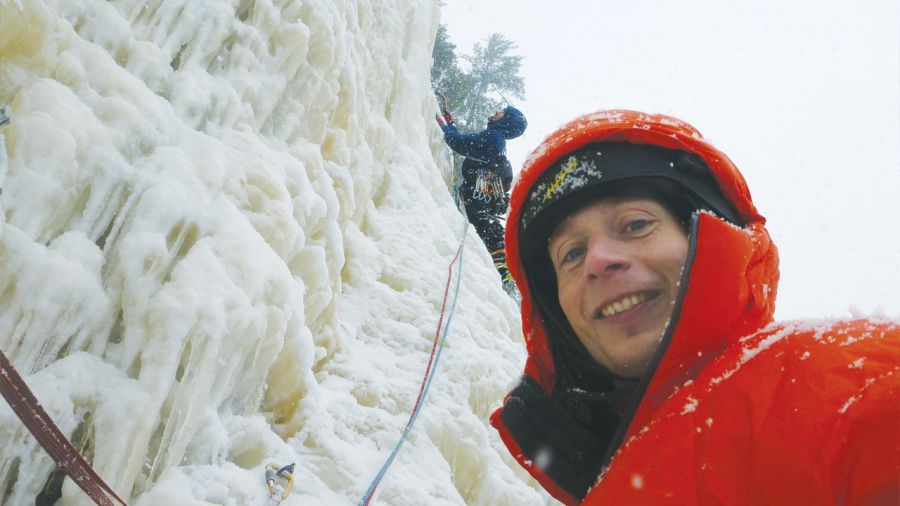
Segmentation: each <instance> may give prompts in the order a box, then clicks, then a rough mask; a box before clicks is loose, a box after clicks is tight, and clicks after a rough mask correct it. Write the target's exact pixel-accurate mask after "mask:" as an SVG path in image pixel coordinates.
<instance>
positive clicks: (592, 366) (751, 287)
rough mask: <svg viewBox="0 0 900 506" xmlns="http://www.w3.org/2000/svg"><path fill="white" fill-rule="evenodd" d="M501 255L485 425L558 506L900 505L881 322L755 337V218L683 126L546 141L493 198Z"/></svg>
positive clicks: (772, 257) (715, 159) (890, 374)
mask: <svg viewBox="0 0 900 506" xmlns="http://www.w3.org/2000/svg"><path fill="white" fill-rule="evenodd" d="M800 209H802V206H800V207H798V210H800ZM848 212H851V211H850V210H848ZM506 252H507V258H508V260H509V268H510V271H511V274H512V276H513V277H514V278H515V281H516V283H517V284H518V288H519V290H520V292H521V293H522V297H523V300H522V305H521V309H522V321H523V328H524V333H525V338H526V344H527V353H528V358H527V362H526V364H525V372H524V375H523V377H522V378H521V380H520V381H519V382H518V384H517V385H516V386H515V387H514V388H513V389H512V391H510V392H509V393H508V394H507V396H506V398H505V399H504V402H503V405H502V406H501V407H500V408H499V409H498V410H497V411H496V412H494V414H493V415H492V416H491V423H492V424H493V425H494V426H495V427H496V428H497V429H498V431H499V432H500V435H501V438H502V439H503V441H504V443H505V444H506V446H507V447H508V448H509V450H510V452H511V453H512V454H513V455H514V456H515V458H516V459H517V460H518V462H519V463H520V464H521V465H522V466H523V467H524V468H525V469H527V470H528V472H530V473H531V475H532V476H534V477H535V478H536V479H537V481H538V482H540V483H541V485H543V487H544V488H545V489H546V490H547V491H548V492H549V493H550V494H552V495H553V496H554V497H556V498H557V499H559V500H560V501H562V502H564V503H566V504H579V503H581V504H589V505H601V504H602V505H609V504H622V505H625V504H627V505H659V504H691V505H693V504H700V505H721V504H724V505H792V506H797V505H824V504H832V505H834V504H839V505H850V506H853V505H882V504H892V505H896V504H898V503H900V324H898V322H896V321H893V322H892V321H888V320H886V319H885V320H882V321H879V320H877V319H855V320H847V321H838V320H813V321H794V322H773V316H772V315H773V312H774V308H775V294H776V288H777V285H778V277H779V270H778V254H777V250H776V248H775V245H774V244H773V243H772V240H771V238H770V237H769V233H768V232H767V230H766V228H765V219H764V218H763V216H762V215H761V214H760V213H759V212H758V211H757V209H756V207H755V206H754V204H753V201H752V200H751V197H750V191H749V189H748V188H747V185H746V183H745V181H744V178H743V176H742V175H741V174H740V172H738V169H737V168H736V167H735V165H734V164H733V163H732V162H731V160H729V159H728V157H727V156H726V155H725V154H724V153H722V152H721V151H719V150H717V149H716V148H715V147H714V146H712V145H711V144H709V143H708V142H707V141H705V140H704V139H703V137H702V136H701V135H700V133H699V132H697V130H695V129H694V128H693V127H691V126H690V125H688V124H686V123H684V122H682V121H679V120H677V119H675V118H671V117H666V116H659V115H648V114H643V113H639V112H633V111H623V110H619V111H603V112H598V113H595V114H591V115H587V116H583V117H581V118H578V119H576V120H574V121H573V122H571V123H569V124H568V125H566V126H564V127H562V128H561V129H560V130H559V131H557V132H556V133H554V134H552V135H551V136H550V137H548V138H547V139H546V140H545V141H544V143H543V144H541V145H540V146H539V147H538V148H537V149H536V150H535V151H534V152H533V153H532V155H531V157H530V158H529V159H528V162H527V163H526V164H525V167H524V168H523V171H522V173H521V175H520V177H519V180H518V182H517V184H516V187H515V188H514V189H513V192H512V201H511V207H510V215H509V218H508V222H507V230H506Z"/></svg>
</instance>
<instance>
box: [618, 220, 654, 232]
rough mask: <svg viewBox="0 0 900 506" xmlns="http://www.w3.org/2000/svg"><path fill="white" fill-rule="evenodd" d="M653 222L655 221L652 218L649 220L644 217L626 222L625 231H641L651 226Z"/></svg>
mask: <svg viewBox="0 0 900 506" xmlns="http://www.w3.org/2000/svg"><path fill="white" fill-rule="evenodd" d="M651 223H653V222H652V220H648V219H644V218H640V219H636V220H631V221H629V222H628V223H626V224H625V230H624V231H625V232H626V233H632V232H639V231H641V230H643V229H645V228H647V227H648V226H650V224H651Z"/></svg>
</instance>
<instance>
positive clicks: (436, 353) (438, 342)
mask: <svg viewBox="0 0 900 506" xmlns="http://www.w3.org/2000/svg"><path fill="white" fill-rule="evenodd" d="M454 193H456V192H454ZM463 221H465V226H464V227H463V233H462V240H460V242H459V248H457V250H456V255H454V256H453V260H452V261H451V262H450V265H449V266H448V268H447V284H446V286H445V287H444V299H443V301H442V302H441V315H440V318H439V319H438V327H437V331H436V332H435V336H434V338H435V341H434V344H433V345H432V348H431V357H430V358H429V359H428V366H427V367H426V368H425V377H424V378H423V381H422V387H421V388H420V389H419V397H418V398H417V399H416V403H415V405H414V407H413V411H412V414H411V415H410V417H409V421H407V422H406V428H404V429H403V434H402V435H401V436H400V440H399V441H397V444H396V445H395V446H394V449H393V450H392V451H391V454H390V455H389V456H388V458H387V460H386V461H385V463H384V465H382V466H381V469H380V470H379V471H378V474H377V475H376V476H375V479H373V480H372V483H371V484H370V485H369V488H368V489H367V490H366V493H365V494H364V495H363V497H362V499H360V501H359V504H358V506H368V504H369V501H371V500H372V497H373V496H374V495H375V489H376V488H377V487H378V484H379V483H380V482H381V479H382V478H383V477H384V474H385V473H386V472H387V470H388V468H389V467H390V466H391V463H393V462H394V458H395V457H396V456H397V454H398V453H399V452H400V447H401V446H403V443H404V442H405V441H406V438H407V436H409V433H410V432H411V431H412V428H413V425H414V424H415V422H416V418H418V416H419V411H420V410H421V409H422V404H424V402H425V397H426V396H427V395H428V390H429V388H431V381H432V380H433V379H434V373H435V371H436V370H437V365H438V361H439V360H440V358H441V352H442V351H443V349H444V342H445V341H446V340H447V332H449V330H450V322H451V321H452V320H453V312H454V311H455V310H456V302H457V301H458V300H459V286H460V280H462V267H463V253H464V247H465V244H466V232H468V231H469V220H468V218H466V215H465V212H463ZM457 260H459V266H458V268H457V270H456V286H455V287H454V289H453V302H452V303H451V305H450V312H449V313H447V324H446V325H445V326H444V332H443V334H441V325H442V323H443V321H444V310H445V308H446V307H447V294H448V293H449V289H450V281H451V280H452V279H453V264H455V263H456V261H457Z"/></svg>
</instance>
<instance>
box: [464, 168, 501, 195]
mask: <svg viewBox="0 0 900 506" xmlns="http://www.w3.org/2000/svg"><path fill="white" fill-rule="evenodd" d="M505 193H506V192H505V191H503V182H502V181H500V178H499V177H497V175H496V174H494V173H493V172H490V171H486V170H482V171H479V172H478V178H477V179H476V180H475V188H474V189H473V190H472V199H473V200H480V201H482V202H492V201H494V200H498V199H500V198H503V196H504V195H505Z"/></svg>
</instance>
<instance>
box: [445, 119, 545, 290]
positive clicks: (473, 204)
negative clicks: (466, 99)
mask: <svg viewBox="0 0 900 506" xmlns="http://www.w3.org/2000/svg"><path fill="white" fill-rule="evenodd" d="M437 119H438V124H440V125H441V129H442V130H443V131H444V141H445V142H446V143H447V145H448V146H450V149H452V150H453V151H454V152H456V153H458V154H460V155H462V156H464V157H465V161H463V164H462V169H461V170H462V177H463V181H462V186H461V189H460V193H461V195H460V197H461V198H462V200H463V202H464V203H465V206H466V216H467V217H468V219H469V222H470V223H472V226H474V227H475V231H476V232H478V236H479V237H481V240H482V241H484V245H485V246H487V249H488V251H490V253H491V257H492V258H493V260H494V266H495V267H496V268H497V271H498V272H499V273H500V277H501V278H502V279H503V280H504V282H505V283H510V284H511V283H512V280H511V278H509V275H508V270H507V268H506V252H505V249H504V247H503V235H504V230H503V223H502V221H501V219H502V217H503V216H504V215H505V214H506V209H507V207H508V205H509V188H510V185H511V184H512V166H511V165H510V163H509V160H508V159H507V158H506V141H507V140H508V139H515V138H516V137H518V136H520V135H522V133H524V132H525V127H526V126H528V122H527V121H526V120H525V115H524V114H522V112H521V111H520V110H518V109H516V108H515V107H513V106H511V105H510V106H507V107H506V108H504V109H503V110H502V111H497V112H496V113H494V115H493V116H491V117H490V118H489V119H488V125H487V128H486V129H484V130H482V131H480V132H477V133H472V134H462V133H460V132H459V130H457V128H456V125H454V124H453V117H452V116H451V115H450V113H449V112H447V111H444V115H443V116H438V118H437Z"/></svg>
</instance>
